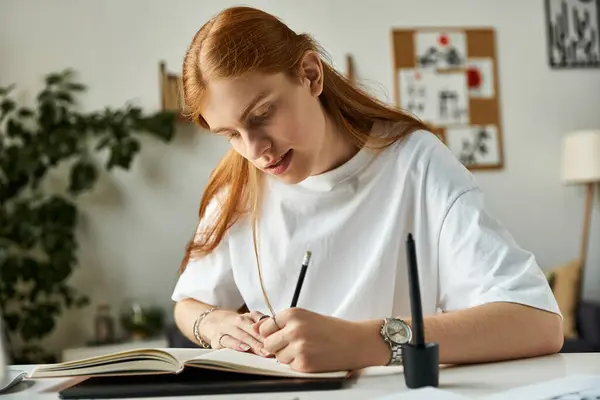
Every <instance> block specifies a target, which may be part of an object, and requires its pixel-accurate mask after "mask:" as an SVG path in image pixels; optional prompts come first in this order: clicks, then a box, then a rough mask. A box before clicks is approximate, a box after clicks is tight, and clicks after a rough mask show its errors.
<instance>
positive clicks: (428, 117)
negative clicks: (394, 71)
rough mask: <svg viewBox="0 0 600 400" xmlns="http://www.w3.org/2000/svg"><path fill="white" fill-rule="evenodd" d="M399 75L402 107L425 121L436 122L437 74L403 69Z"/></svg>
mask: <svg viewBox="0 0 600 400" xmlns="http://www.w3.org/2000/svg"><path fill="white" fill-rule="evenodd" d="M398 75H399V76H398V78H399V79H398V82H399V85H400V88H399V89H400V103H401V104H400V105H401V107H402V108H403V109H405V110H408V111H409V112H411V113H413V114H414V115H416V116H418V117H419V118H420V119H422V120H423V121H427V122H433V121H435V119H436V117H437V99H436V87H437V84H436V74H435V72H434V71H429V70H418V69H413V68H407V69H401V70H400V71H399V73H398Z"/></svg>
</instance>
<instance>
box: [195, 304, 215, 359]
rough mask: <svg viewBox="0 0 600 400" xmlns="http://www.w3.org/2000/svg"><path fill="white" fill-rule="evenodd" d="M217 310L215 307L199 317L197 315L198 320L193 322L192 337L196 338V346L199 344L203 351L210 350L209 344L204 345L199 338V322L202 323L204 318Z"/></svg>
mask: <svg viewBox="0 0 600 400" xmlns="http://www.w3.org/2000/svg"><path fill="white" fill-rule="evenodd" d="M216 309H217V307H212V308H209V309H208V310H205V311H203V312H202V313H201V314H200V315H198V318H196V321H194V337H195V338H196V341H197V342H198V344H200V346H201V347H203V348H205V349H210V348H212V347H211V345H210V343H206V342H205V341H204V340H203V339H202V338H201V337H200V329H199V328H200V322H202V320H203V319H204V317H206V316H207V315H208V314H210V313H211V312H213V311H215V310H216Z"/></svg>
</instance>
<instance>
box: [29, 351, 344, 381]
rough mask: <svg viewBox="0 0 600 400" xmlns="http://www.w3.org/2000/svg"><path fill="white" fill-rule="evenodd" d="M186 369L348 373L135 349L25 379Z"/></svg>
mask: <svg viewBox="0 0 600 400" xmlns="http://www.w3.org/2000/svg"><path fill="white" fill-rule="evenodd" d="M186 367H195V368H203V369H211V370H221V371H228V372H237V373H241V374H254V375H267V376H278V377H290V378H341V377H347V376H349V375H350V372H349V371H339V372H325V373H304V372H298V371H295V370H293V369H291V368H290V367H289V366H288V365H285V364H279V363H278V362H277V360H275V359H274V358H264V357H261V356H257V355H255V354H252V353H242V352H239V351H235V350H231V349H220V350H212V349H177V348H169V349H136V350H127V351H122V352H118V353H111V354H106V355H103V356H97V357H91V358H86V359H82V360H76V361H69V362H64V363H58V364H44V365H39V366H37V367H36V368H34V369H33V370H32V371H31V373H30V374H29V376H28V377H29V378H32V379H37V378H56V377H72V376H103V375H104V376H108V375H142V374H169V373H171V374H178V373H180V372H181V371H183V370H184V368H186Z"/></svg>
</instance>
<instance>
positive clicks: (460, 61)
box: [414, 32, 467, 69]
mask: <svg viewBox="0 0 600 400" xmlns="http://www.w3.org/2000/svg"><path fill="white" fill-rule="evenodd" d="M414 40H415V53H416V54H415V59H416V65H417V67H420V68H437V69H451V68H462V67H464V65H465V63H466V61H467V39H466V36H465V33H464V32H416V34H415V39H414Z"/></svg>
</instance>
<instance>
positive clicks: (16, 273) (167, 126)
mask: <svg viewBox="0 0 600 400" xmlns="http://www.w3.org/2000/svg"><path fill="white" fill-rule="evenodd" d="M14 89H15V86H14V85H12V86H10V87H4V88H2V87H0V312H1V313H2V316H3V318H4V320H5V322H6V324H5V325H6V331H7V332H6V337H7V341H8V342H9V348H10V350H11V354H10V357H11V359H12V361H13V363H40V362H53V361H54V360H55V355H54V354H52V353H51V352H48V351H45V350H44V349H43V347H42V346H41V345H40V343H41V342H40V341H41V340H42V339H44V338H45V337H47V336H48V335H49V334H50V333H51V332H52V331H53V330H54V327H55V324H56V320H57V318H58V317H59V316H60V315H61V314H62V313H63V311H64V310H65V309H67V308H70V307H83V306H85V305H86V304H88V302H89V300H88V298H87V297H86V296H85V295H83V294H82V293H80V292H78V291H77V290H76V289H75V288H74V287H72V286H71V285H70V284H69V282H68V280H69V277H70V276H71V274H72V272H73V270H74V268H76V267H77V266H78V261H77V253H76V251H77V237H76V234H75V230H76V227H77V223H78V208H77V197H78V196H80V195H81V194H82V193H85V192H87V191H89V190H91V189H92V188H93V187H94V184H95V183H96V181H97V178H98V168H106V169H107V170H113V169H115V168H122V169H125V170H127V169H129V167H130V166H131V163H132V161H133V159H134V158H135V156H136V154H138V152H139V151H140V149H141V147H140V141H139V140H138V138H139V135H143V134H149V135H152V136H154V137H155V138H157V139H159V140H162V141H164V142H168V141H170V140H171V139H172V137H173V135H174V132H175V114H173V113H172V112H166V111H159V112H156V113H152V114H145V113H144V112H143V111H142V109H141V108H139V107H135V106H131V105H126V106H124V107H122V108H119V109H111V108H106V109H104V110H102V111H97V112H82V111H80V110H79V107H78V106H77V102H76V96H77V95H78V94H81V93H82V92H83V91H85V90H86V86H84V85H83V84H81V83H79V82H77V81H76V80H75V78H74V73H73V71H71V70H65V71H62V72H59V73H51V74H49V75H47V76H45V86H44V88H43V89H42V90H41V91H40V92H39V94H38V95H37V97H36V100H35V106H34V107H32V108H29V107H26V106H24V105H22V104H19V102H18V101H16V100H15V98H14V95H13V94H14ZM102 150H107V154H108V157H107V158H106V161H105V162H104V164H103V165H100V167H99V166H97V163H95V162H94V161H93V157H92V156H93V155H94V153H96V152H99V151H102ZM65 166H66V170H67V171H68V172H67V173H68V184H67V185H66V187H64V188H52V189H51V188H50V187H49V186H50V185H44V179H45V178H46V177H47V176H48V174H49V173H50V172H51V171H56V170H57V168H58V167H62V168H64V167H65Z"/></svg>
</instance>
